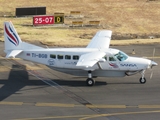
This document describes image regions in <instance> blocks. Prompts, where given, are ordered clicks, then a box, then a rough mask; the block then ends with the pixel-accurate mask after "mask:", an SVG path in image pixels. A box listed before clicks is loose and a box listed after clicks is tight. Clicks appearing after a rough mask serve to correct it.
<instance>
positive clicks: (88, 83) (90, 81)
mask: <svg viewBox="0 0 160 120" xmlns="http://www.w3.org/2000/svg"><path fill="white" fill-rule="evenodd" d="M86 84H87V85H88V86H93V85H94V84H95V81H94V80H93V79H92V71H88V79H87V80H86Z"/></svg>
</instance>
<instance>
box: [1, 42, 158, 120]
mask: <svg viewBox="0 0 160 120" xmlns="http://www.w3.org/2000/svg"><path fill="white" fill-rule="evenodd" d="M111 48H116V49H120V50H122V51H123V52H125V53H127V54H128V55H131V56H138V57H147V58H148V59H153V60H154V61H155V62H157V63H158V64H160V44H152V45H129V46H111ZM154 48H155V51H156V52H155V54H154V57H153V50H154ZM3 49H4V48H3V43H0V50H1V52H0V55H1V57H0V107H1V109H0V118H1V119H3V120H57V119H60V120H138V119H139V120H146V119H148V120H151V119H152V120H153V119H154V120H159V119H160V79H159V75H160V70H159V66H156V67H153V69H152V70H153V77H152V79H150V74H151V72H152V70H148V71H146V74H145V77H146V79H147V82H146V83H145V84H140V83H139V78H140V77H141V74H136V75H134V76H128V77H122V78H104V77H98V78H95V80H96V84H95V85H94V86H93V87H88V86H86V84H85V80H86V78H83V77H77V76H71V75H67V74H64V73H60V72H57V71H54V70H52V69H50V68H48V67H47V66H44V65H41V64H37V63H32V62H29V61H24V60H21V59H6V58H5V57H4V56H5V54H4V53H3ZM133 50H134V52H135V54H132V53H133Z"/></svg>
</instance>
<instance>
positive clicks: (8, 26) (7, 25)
mask: <svg viewBox="0 0 160 120" xmlns="http://www.w3.org/2000/svg"><path fill="white" fill-rule="evenodd" d="M21 43H22V41H21V39H20V37H19V35H18V33H17V31H16V29H15V28H14V26H13V24H12V22H4V44H5V50H13V49H20V48H21Z"/></svg>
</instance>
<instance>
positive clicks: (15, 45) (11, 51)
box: [4, 22, 43, 58]
mask: <svg viewBox="0 0 160 120" xmlns="http://www.w3.org/2000/svg"><path fill="white" fill-rule="evenodd" d="M4 44H5V50H4V51H5V53H6V54H7V56H6V57H7V58H8V57H16V56H17V55H18V54H20V53H21V52H22V51H24V50H30V49H43V48H42V47H38V46H35V45H32V44H29V43H25V42H22V41H21V38H20V37H19V35H18V33H17V31H16V29H15V28H14V26H13V24H12V22H4Z"/></svg>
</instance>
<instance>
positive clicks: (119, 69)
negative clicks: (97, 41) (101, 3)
mask: <svg viewBox="0 0 160 120" xmlns="http://www.w3.org/2000/svg"><path fill="white" fill-rule="evenodd" d="M96 51H99V50H98V49H89V48H54V49H35V50H34V49H32V50H27V51H26V50H25V51H23V52H22V53H21V54H19V55H18V56H17V57H18V58H22V59H25V60H30V61H33V62H37V63H41V64H45V65H47V66H49V67H51V68H53V69H56V70H59V71H62V72H66V73H69V74H74V75H80V76H81V75H82V76H86V75H87V72H86V71H84V69H85V68H82V67H78V66H76V64H77V62H78V60H79V58H80V56H81V55H83V54H85V53H90V52H96ZM103 51H104V52H105V53H106V55H105V56H104V59H105V61H102V62H98V63H97V64H95V65H94V66H93V67H92V68H87V69H86V70H88V69H91V70H93V73H94V72H95V73H94V75H95V76H111V77H113V76H115V77H116V76H125V72H128V71H131V72H132V71H133V72H135V71H140V70H142V69H146V68H147V67H148V65H149V63H150V60H147V59H143V58H136V57H129V56H127V58H125V60H119V59H118V57H116V56H115V54H117V53H119V52H120V51H119V50H116V49H106V50H103ZM146 63H147V64H146ZM77 72H81V73H77ZM83 73H84V74H83ZM96 73H97V74H96Z"/></svg>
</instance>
